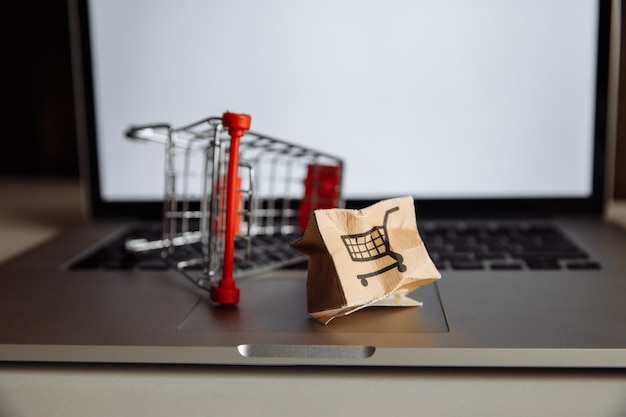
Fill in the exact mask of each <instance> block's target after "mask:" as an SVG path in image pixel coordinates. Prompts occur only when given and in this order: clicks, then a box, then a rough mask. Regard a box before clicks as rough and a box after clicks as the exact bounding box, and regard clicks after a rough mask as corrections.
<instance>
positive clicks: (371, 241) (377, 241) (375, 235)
mask: <svg viewBox="0 0 626 417" xmlns="http://www.w3.org/2000/svg"><path fill="white" fill-rule="evenodd" d="M398 210H400V207H393V208H390V209H389V210H387V211H386V212H385V217H384V219H383V224H382V226H376V227H373V228H371V229H370V230H368V231H367V232H363V233H357V234H353V235H342V236H341V239H342V240H343V244H344V245H345V246H346V249H347V250H348V253H349V254H350V259H352V261H353V262H370V261H373V260H375V259H379V258H382V257H384V256H389V257H391V258H392V259H395V261H396V262H394V263H392V264H390V265H387V266H385V267H383V268H381V269H378V270H376V271H373V272H368V273H366V274H359V275H357V278H358V279H360V280H361V284H362V285H363V286H364V287H366V286H367V285H368V282H367V279H368V278H371V277H373V276H376V275H380V274H382V273H384V272H387V271H389V270H391V269H393V268H395V267H397V268H398V271H400V272H404V271H406V265H404V263H403V258H402V255H400V254H399V253H396V252H393V251H392V250H391V249H390V247H389V235H388V234H387V218H388V217H389V214H391V213H393V212H396V211H398Z"/></svg>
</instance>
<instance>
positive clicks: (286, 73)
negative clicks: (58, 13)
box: [88, 0, 602, 202]
mask: <svg viewBox="0 0 626 417" xmlns="http://www.w3.org/2000/svg"><path fill="white" fill-rule="evenodd" d="M88 3H89V4H88V17H89V20H90V37H91V44H90V57H91V65H92V68H91V69H92V77H93V78H92V79H93V98H94V103H93V104H94V109H95V133H96V136H97V138H98V142H97V153H98V164H99V165H98V169H99V172H98V174H99V179H100V184H99V185H100V192H101V197H102V199H103V201H105V202H127V201H133V200H137V199H139V200H140V201H157V200H159V199H160V198H161V197H162V195H163V187H164V186H163V181H164V180H163V178H164V174H163V161H164V149H163V147H161V146H159V145H158V144H147V145H143V144H138V143H136V142H132V141H129V140H128V139H126V138H125V137H124V130H125V129H126V128H127V127H128V126H130V125H133V124H144V123H152V122H168V123H170V124H172V125H173V126H180V125H185V124H188V123H191V122H195V121H197V120H200V119H202V118H204V117H207V116H213V115H217V116H219V115H221V114H222V113H223V112H224V111H226V110H230V111H236V112H244V113H249V114H251V115H252V130H254V131H256V132H261V133H265V134H268V135H271V136H274V137H277V138H281V139H284V140H287V141H290V142H295V143H297V144H301V145H304V146H308V147H312V148H315V149H319V150H321V151H324V152H328V153H331V154H334V155H337V156H339V157H341V158H343V159H344V160H345V163H346V165H345V172H344V194H345V197H346V198H348V199H355V200H373V199H379V198H386V197H392V196H399V195H413V196H415V197H416V198H418V199H435V200H458V199H510V200H517V199H585V198H587V197H589V196H590V195H591V194H592V192H593V191H594V190H593V185H594V150H595V140H596V136H597V134H598V132H597V127H598V126H597V124H596V117H597V101H596V97H597V94H598V93H599V91H598V75H599V73H598V71H599V70H598V62H599V60H598V56H599V49H598V48H599V44H600V42H599V33H601V32H600V31H599V27H598V25H599V22H600V21H601V19H600V8H599V4H598V3H599V2H598V1H596V0H576V1H569V0H549V1H548V0H541V1H535V0H531V1H529V0H512V1H507V2H502V1H499V0H478V1H471V2H469V1H466V0H454V1H448V2H439V1H403V0H384V1H379V0H367V1H341V2H339V1H317V2H300V1H295V2H294V1H290V0H272V1H271V2H257V1H252V0H239V1H227V2H226V1H207V0H184V1H165V0H163V1H154V0H150V1H148V0H145V1H132V2H129V1H110V0H89V2H88ZM600 75H602V74H600ZM596 168H597V166H596ZM596 174H597V173H596Z"/></svg>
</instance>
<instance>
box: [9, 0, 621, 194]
mask: <svg viewBox="0 0 626 417" xmlns="http://www.w3.org/2000/svg"><path fill="white" fill-rule="evenodd" d="M11 9H12V10H13V11H12V12H10V13H7V14H5V19H7V20H8V19H11V21H10V22H9V24H8V25H7V26H5V28H6V27H8V31H9V33H8V34H7V35H5V36H4V37H3V38H4V42H5V43H6V45H5V48H4V50H5V51H6V52H5V59H4V61H3V62H4V65H3V67H4V70H5V72H8V74H9V76H8V77H6V78H5V84H6V86H7V90H8V94H7V95H5V100H4V103H5V105H8V106H6V107H8V112H7V113H5V114H6V115H7V116H6V118H5V119H4V126H5V127H4V129H5V133H6V134H5V135H4V140H3V142H4V143H5V145H6V144H8V148H7V147H6V146H5V148H4V150H3V151H0V175H2V176H20V177H64V178H77V177H78V152H77V146H76V138H75V129H74V120H73V99H72V79H71V65H70V48H69V30H68V21H67V7H66V4H65V0H40V1H35V2H13V3H12V7H11ZM625 9H626V7H623V8H622V21H623V22H624V21H625V19H624V16H625V15H626V12H625ZM5 30H7V29H5ZM624 32H626V31H624ZM624 32H623V33H622V45H626V36H625V33H624ZM622 49H623V48H622ZM621 74H622V77H621V78H622V80H626V53H622V55H621ZM619 95H620V110H619V112H620V117H619V124H618V149H617V158H616V178H615V195H616V197H618V198H626V82H622V83H621V86H620V92H619Z"/></svg>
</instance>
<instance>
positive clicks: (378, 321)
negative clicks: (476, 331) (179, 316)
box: [179, 271, 448, 334]
mask: <svg viewBox="0 0 626 417" xmlns="http://www.w3.org/2000/svg"><path fill="white" fill-rule="evenodd" d="M304 275H305V274H303V273H301V272H300V271H279V272H276V273H272V274H267V275H264V276H262V277H258V278H250V279H247V280H242V281H240V283H239V288H240V289H241V299H240V301H239V304H238V305H237V306H219V305H215V304H213V303H211V302H210V301H209V300H208V299H201V300H200V301H199V302H198V303H197V304H196V306H195V307H194V308H193V309H192V311H191V312H190V313H189V315H188V316H187V317H186V318H185V320H184V321H183V323H182V324H181V325H180V326H179V330H181V331H191V332H224V331H227V332H256V333H258V332H281V333H293V332H308V333H310V332H322V333H329V332H330V333H333V332H341V333H346V332H348V333H369V332H375V333H405V334H406V333H445V332H447V331H448V325H447V322H446V318H445V315H444V312H443V308H442V305H441V301H440V298H439V291H438V287H437V284H436V283H434V284H429V285H426V286H425V287H422V288H419V289H418V290H416V291H414V292H413V293H412V294H411V297H413V298H415V299H416V300H419V301H422V302H423V303H424V305H423V306H421V307H369V308H365V309H363V310H360V311H357V312H355V313H352V314H351V315H349V316H345V317H339V318H336V319H335V320H333V321H332V322H331V323H330V324H329V325H327V326H324V325H323V324H321V323H319V322H317V321H316V320H314V319H312V318H310V317H309V316H308V315H307V311H306V287H305V282H306V278H305V276H304Z"/></svg>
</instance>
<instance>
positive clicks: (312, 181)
mask: <svg viewBox="0 0 626 417" xmlns="http://www.w3.org/2000/svg"><path fill="white" fill-rule="evenodd" d="M246 117H247V120H246ZM249 121H250V119H249V116H247V115H238V114H234V113H228V112H227V113H224V115H223V116H222V117H209V118H206V119H203V120H201V121H199V122H196V123H192V124H190V125H186V126H183V127H177V128H174V127H172V126H171V125H169V124H151V125H141V126H133V127H130V128H129V129H128V130H127V131H126V136H127V137H128V138H130V139H138V140H147V141H152V142H159V143H161V144H163V145H164V146H165V169H164V171H165V178H164V179H165V182H164V188H165V192H164V199H163V219H162V222H163V226H162V227H163V233H162V237H161V238H160V239H157V240H146V239H131V240H129V241H127V243H126V248H127V250H129V251H131V252H145V251H154V250H159V251H161V254H162V257H163V258H165V259H168V260H170V261H171V262H172V263H173V264H174V265H175V267H176V268H177V269H178V270H179V271H181V272H182V273H183V274H184V275H185V276H186V277H187V278H190V279H191V280H192V281H193V282H194V283H196V284H197V285H199V286H201V287H203V288H205V289H210V290H211V292H212V294H211V295H212V297H213V293H214V292H216V291H215V289H216V286H215V283H216V282H217V281H218V280H220V278H221V279H222V280H223V279H224V278H225V277H226V276H230V275H231V274H232V275H233V277H234V278H240V277H244V276H247V275H252V274H258V273H260V272H265V271H267V270H268V269H272V268H278V267H281V266H285V265H286V264H287V263H290V262H291V263H293V262H297V261H301V260H303V259H306V258H303V259H301V258H302V257H301V256H299V255H297V256H296V257H292V258H289V259H279V258H280V257H277V256H272V254H270V256H269V257H270V258H276V259H270V262H267V263H265V264H264V265H263V266H257V265H252V266H250V265H247V267H246V268H238V267H237V266H236V265H235V266H234V265H233V262H234V261H235V260H237V261H239V260H240V259H243V258H246V257H248V258H249V257H250V256H251V254H252V255H254V253H255V243H254V242H257V241H262V242H263V243H262V246H264V247H267V246H268V245H270V243H269V242H270V241H272V238H275V241H280V242H283V243H284V244H285V245H284V246H287V244H288V242H290V241H291V240H290V239H293V240H295V238H296V237H298V236H299V234H301V232H302V231H303V230H304V227H305V226H306V224H307V221H308V217H309V215H310V212H312V211H313V210H315V209H318V208H332V207H342V206H343V200H342V197H341V179H342V171H343V162H342V160H341V159H339V158H337V157H334V156H331V155H328V154H326V153H323V152H319V151H315V150H312V149H309V148H306V147H303V146H300V145H297V144H294V143H290V142H286V141H283V140H279V139H275V138H272V137H269V136H266V135H263V134H259V133H254V132H251V131H247V128H248V127H249V126H248V125H246V123H248V124H249ZM242 122H243V125H240V123H242ZM233 124H234V125H235V127H233ZM232 173H234V175H231V174H232ZM235 240H236V243H235ZM229 247H230V249H229ZM233 247H234V248H233ZM180 248H184V249H185V251H183V253H184V254H185V255H183V256H184V258H183V259H180V257H181V255H180V252H181V251H180V250H179V249H180ZM229 251H234V253H229ZM294 254H295V251H294ZM274 255H276V254H274ZM220 283H221V280H220ZM233 301H234V302H228V301H226V303H229V304H232V303H235V302H236V301H235V300H233ZM218 302H219V301H218Z"/></svg>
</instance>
